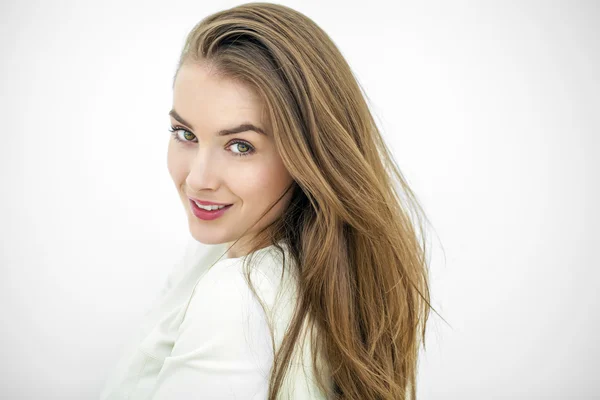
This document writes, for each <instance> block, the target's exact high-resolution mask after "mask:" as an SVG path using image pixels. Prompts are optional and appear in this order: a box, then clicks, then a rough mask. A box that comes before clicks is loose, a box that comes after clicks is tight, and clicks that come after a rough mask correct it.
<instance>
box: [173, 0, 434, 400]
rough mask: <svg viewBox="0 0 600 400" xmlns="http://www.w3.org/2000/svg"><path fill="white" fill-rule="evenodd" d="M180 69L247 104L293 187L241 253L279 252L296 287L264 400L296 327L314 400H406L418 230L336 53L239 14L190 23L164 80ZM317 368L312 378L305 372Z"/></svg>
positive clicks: (307, 30)
mask: <svg viewBox="0 0 600 400" xmlns="http://www.w3.org/2000/svg"><path fill="white" fill-rule="evenodd" d="M186 63H191V64H195V63H198V64H204V65H208V66H210V67H211V70H212V71H213V72H214V73H215V74H217V75H219V76H222V77H223V78H224V79H231V80H235V81H238V82H242V83H244V84H246V85H248V86H249V87H251V88H253V89H254V90H255V91H256V92H257V93H258V94H259V95H260V98H261V99H262V100H263V101H264V105H265V108H264V110H265V113H266V115H265V121H267V126H268V131H269V134H270V135H272V138H273V141H274V144H275V146H276V148H277V151H278V153H279V155H280V156H281V159H282V161H283V163H284V165H285V167H286V168H287V170H288V171H289V173H290V175H291V176H292V177H293V179H294V182H293V184H292V186H291V187H289V188H288V189H287V190H292V191H293V195H292V198H291V201H290V203H289V205H288V206H287V208H286V209H285V210H284V212H283V214H282V215H281V217H280V218H278V219H276V220H275V221H274V222H272V223H271V224H269V225H268V226H266V227H264V228H263V229H262V230H261V231H260V232H259V233H258V234H257V235H256V238H255V239H256V240H255V241H254V242H253V243H255V245H254V249H258V248H260V247H259V246H261V244H262V245H264V243H268V244H277V243H278V242H282V241H283V243H285V244H286V245H287V247H288V249H289V255H290V257H291V258H292V261H293V263H292V264H290V265H292V266H293V268H296V271H295V273H296V274H297V276H298V287H299V297H298V303H297V305H296V309H295V311H296V312H295V314H294V318H293V320H292V322H291V324H290V327H289V329H288V331H287V332H286V335H285V337H284V339H283V342H282V344H281V348H280V349H279V351H278V353H277V354H276V356H275V360H274V365H273V368H272V370H271V377H270V381H269V382H270V384H269V397H268V398H269V400H275V399H277V398H279V397H278V394H279V392H280V389H281V385H282V382H283V380H284V378H285V375H286V372H287V370H288V366H289V363H290V360H291V359H292V353H293V352H294V348H295V347H296V346H297V343H298V341H299V340H300V335H301V329H302V325H303V323H304V322H305V321H308V322H309V323H310V327H311V332H312V329H313V328H314V329H315V331H316V332H318V334H316V335H315V336H314V337H312V339H311V340H313V342H314V343H313V352H312V357H313V365H314V372H315V376H316V377H317V380H318V385H319V387H320V388H321V389H322V390H323V392H324V393H326V394H327V398H328V399H361V400H380V399H390V400H391V399H394V400H398V399H416V379H417V367H418V353H419V347H420V345H421V341H422V344H423V347H425V331H426V322H427V319H428V316H429V312H430V309H432V307H431V305H430V304H429V301H430V293H429V278H428V266H427V261H426V240H425V237H424V230H423V225H422V222H423V221H422V218H423V219H425V220H426V217H425V216H424V212H423V210H422V209H421V207H420V205H419V204H418V202H417V200H416V196H415V195H414V194H413V192H412V191H411V189H410V187H409V186H408V184H407V183H406V181H405V179H404V177H403V175H402V173H401V172H400V169H399V167H398V166H397V165H396V162H395V161H394V158H393V156H392V154H391V152H390V151H389V150H388V148H387V146H386V144H385V143H384V140H383V138H382V136H381V134H380V132H379V130H378V128H377V126H376V123H375V121H374V119H373V117H372V115H371V113H370V111H369V107H368V105H367V103H366V100H365V96H364V95H363V91H362V89H361V87H360V85H359V84H358V82H357V80H356V79H355V77H354V75H353V73H352V71H351V69H350V67H349V65H348V64H347V62H346V61H345V59H344V57H343V56H342V54H341V53H340V51H339V50H338V49H337V47H336V46H335V44H334V43H333V41H332V40H331V39H330V38H329V36H328V35H327V34H326V33H325V32H324V31H323V30H322V29H321V28H319V26H317V25H316V24H315V23H314V22H313V21H312V20H311V19H309V18H308V17H306V16H305V15H303V14H301V13H299V12H297V11H295V10H293V9H291V8H289V7H286V6H283V5H277V4H271V3H247V4H243V5H239V6H236V7H233V8H230V9H227V10H223V11H220V12H217V13H214V14H212V15H210V16H208V17H206V18H204V19H203V20H201V21H200V22H199V23H198V24H197V25H196V26H195V27H194V28H193V29H192V30H191V32H190V33H189V34H188V36H187V38H186V42H185V45H184V48H183V51H182V53H181V56H180V59H179V63H178V66H177V72H178V71H179V69H180V67H181V66H182V65H183V64H186ZM177 72H176V74H175V77H176V76H177ZM286 192H287V191H286ZM283 195H285V193H284V194H282V196H281V197H280V198H279V199H278V200H277V201H279V200H280V199H281V198H282V197H283ZM268 211H269V210H266V211H265V213H264V214H263V216H264V215H266V213H267V212H268ZM413 219H415V221H414V222H413ZM417 228H418V230H417ZM259 243H260V244H259ZM276 247H279V246H277V245H276ZM279 250H281V253H283V250H282V249H281V248H280V247H279ZM284 257H285V256H284ZM284 265H285V263H284ZM247 279H249V274H248V275H247ZM253 290H254V289H253ZM261 304H262V302H261ZM263 306H264V305H263ZM319 354H320V355H321V356H322V357H323V359H324V360H326V363H327V370H328V373H327V374H326V375H325V373H324V372H323V371H319V369H318V368H317V363H316V360H317V357H318V355H319Z"/></svg>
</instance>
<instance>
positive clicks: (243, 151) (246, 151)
mask: <svg viewBox="0 0 600 400" xmlns="http://www.w3.org/2000/svg"><path fill="white" fill-rule="evenodd" d="M169 131H170V132H171V136H173V139H175V140H176V141H178V142H181V143H188V142H189V143H196V142H194V138H195V137H196V136H195V135H194V134H193V133H191V132H190V131H188V130H187V129H185V128H183V127H181V126H171V129H169ZM179 131H183V139H181V138H180V137H179V134H178V132H179ZM233 145H238V151H232V153H233V154H234V155H236V156H248V155H250V154H252V153H254V152H255V149H254V147H252V145H251V144H250V143H248V142H245V141H243V140H239V139H234V140H232V141H231V142H230V143H229V144H228V145H227V147H232V146H233Z"/></svg>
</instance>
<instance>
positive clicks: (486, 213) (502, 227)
mask: <svg viewBox="0 0 600 400" xmlns="http://www.w3.org/2000/svg"><path fill="white" fill-rule="evenodd" d="M236 4H240V2H227V1H210V2H204V1H169V2H167V1H160V2H159V1H154V2H152V1H143V2H142V1H118V2H117V1H102V2H95V1H94V2H92V1H54V2H50V1H38V2H35V1H18V2H17V1H12V2H6V1H5V2H2V5H1V6H0V44H1V54H2V57H1V69H2V77H3V78H2V80H1V86H0V96H1V97H0V117H1V118H0V124H1V125H0V126H1V128H2V138H1V143H0V163H1V181H0V187H1V193H2V196H1V212H0V215H1V217H0V218H1V219H0V227H1V232H2V235H3V236H2V247H1V249H2V251H1V254H0V265H1V267H2V268H1V271H2V275H1V277H0V278H1V279H0V293H1V296H2V301H0V314H1V315H2V318H3V322H2V330H1V333H0V340H1V343H2V357H1V360H2V361H1V363H2V364H1V365H0V369H1V372H2V380H1V383H0V385H1V387H0V397H2V398H10V399H34V398H56V399H84V398H85V399H94V398H96V397H97V396H98V395H99V392H100V389H101V387H102V385H103V383H104V379H105V378H106V375H107V374H108V371H109V370H110V368H112V366H113V364H114V363H115V362H116V360H117V358H118V357H119V356H120V353H119V352H120V348H119V346H121V345H123V344H124V342H125V340H126V339H127V338H128V337H129V336H130V335H131V333H132V332H134V330H135V329H136V328H137V325H138V323H139V322H140V318H141V316H142V314H143V313H144V311H145V309H146V307H148V306H149V304H150V301H151V300H152V299H153V298H154V297H155V295H156V293H157V291H158V290H159V289H160V288H161V287H162V284H163V282H164V280H165V279H166V277H167V274H168V273H169V272H170V270H171V268H172V267H173V265H174V264H175V262H176V261H177V260H178V258H179V257H180V256H181V252H182V251H183V248H184V246H185V243H186V241H187V239H188V238H189V232H188V229H187V221H186V216H185V214H184V210H183V205H182V204H181V203H180V200H179V197H178V195H177V193H176V190H175V186H174V185H173V183H172V181H171V180H170V176H169V175H168V171H167V167H166V150H167V143H168V138H169V132H168V127H169V118H168V115H167V113H168V111H169V110H170V106H171V101H172V91H171V84H172V78H173V74H174V72H175V66H176V62H177V57H178V56H179V52H180V51H181V46H182V45H183V41H184V39H185V36H186V34H187V33H188V32H189V30H190V29H191V28H192V27H193V26H194V24H196V23H197V22H198V21H199V20H200V19H201V18H202V17H204V16H206V15H208V14H210V13H212V12H215V11H219V10H221V9H224V8H228V7H232V6H234V5H236ZM282 4H285V5H288V6H291V7H292V8H295V9H297V10H298V11H301V12H303V13H304V14H306V15H308V16H309V17H310V18H312V19H313V20H314V21H315V22H316V23H317V24H319V25H320V26H321V27H322V28H323V29H324V30H325V31H326V32H327V33H328V34H329V35H330V36H331V37H332V39H333V40H334V42H335V43H336V44H337V45H338V46H339V48H340V50H341V51H342V53H343V55H344V56H345V57H346V58H347V60H348V62H349V63H350V65H351V66H352V68H353V71H354V72H355V74H356V76H357V77H358V79H359V82H360V84H361V85H362V86H363V88H364V89H365V91H366V92H367V94H368V97H369V102H370V104H371V106H372V110H373V113H374V114H375V116H376V119H377V121H378V123H379V124H380V127H381V128H382V131H383V134H384V135H385V139H386V141H387V142H388V143H389V145H390V147H391V148H392V149H393V150H394V154H395V156H396V159H397V161H398V163H399V165H400V167H401V169H402V171H403V173H404V174H405V175H406V177H407V179H408V181H409V183H410V184H411V186H412V188H413V189H414V190H415V192H416V193H417V196H418V197H419V200H420V201H421V203H422V205H423V206H424V208H425V210H426V212H427V216H428V217H429V218H430V220H431V223H432V226H433V228H434V229H435V231H433V232H431V233H430V238H431V239H430V240H431V244H432V246H433V248H432V257H431V258H432V259H431V261H432V265H431V290H432V305H433V306H434V308H435V309H436V310H438V312H440V313H441V315H442V316H443V317H444V318H445V320H446V321H448V323H449V324H450V326H449V325H447V324H445V323H444V322H443V321H442V320H441V319H440V318H439V317H438V316H437V315H436V314H435V313H433V312H432V314H431V318H430V320H429V332H428V336H427V337H428V342H427V350H426V351H425V352H424V353H422V354H423V356H422V359H421V364H420V376H419V387H418V392H419V398H420V399H424V400H433V399H462V400H466V399H478V400H480V399H563V398H569V399H593V398H598V397H596V396H599V395H598V394H597V393H600V383H598V382H599V381H598V377H597V374H598V372H599V370H600V362H599V361H598V360H599V359H600V348H599V340H598V335H599V332H598V327H599V324H600V300H599V298H598V296H599V295H598V292H599V289H600V288H599V284H598V279H599V278H600V273H599V272H598V269H599V267H600V262H599V261H600V257H599V256H598V245H599V244H600V243H599V242H600V240H599V236H600V235H599V234H598V230H597V226H598V224H599V223H600V220H599V212H598V205H599V204H600V198H599V191H598V189H599V188H598V186H599V182H600V174H599V170H600V163H599V162H598V151H599V150H600V146H599V142H600V139H599V134H600V117H599V114H600V94H599V93H600V72H599V71H600V62H599V60H600V40H599V39H598V38H599V37H600V32H599V29H598V27H599V24H600V6H599V5H598V3H597V2H592V1H590V2H583V1H579V2H569V1H563V2H547V1H543V2H542V1H539V2H532V1H520V2H516V1H514V2H511V1H496V2H491V1H485V2H459V1H454V2H437V3H433V2H428V3H419V5H416V3H409V2H389V1H369V2H367V3H366V5H365V4H360V3H358V2H357V3H355V4H348V3H347V2H342V1H336V2H334V1H329V2H322V1H310V2H309V1H301V2H300V1H285V2H282Z"/></svg>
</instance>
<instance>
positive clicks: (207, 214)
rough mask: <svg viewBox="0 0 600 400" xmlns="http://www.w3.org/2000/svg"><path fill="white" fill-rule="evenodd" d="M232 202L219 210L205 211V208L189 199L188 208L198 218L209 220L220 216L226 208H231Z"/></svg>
mask: <svg viewBox="0 0 600 400" xmlns="http://www.w3.org/2000/svg"><path fill="white" fill-rule="evenodd" d="M231 206H232V204H230V205H228V206H226V207H224V208H222V209H220V210H214V211H207V210H203V209H201V208H200V207H198V206H197V205H196V203H194V201H193V200H190V208H191V210H192V213H193V214H194V215H195V216H196V217H197V218H200V219H202V220H205V221H211V220H213V219H217V218H219V217H220V216H222V215H223V214H225V212H226V211H227V210H229V209H230V208H231Z"/></svg>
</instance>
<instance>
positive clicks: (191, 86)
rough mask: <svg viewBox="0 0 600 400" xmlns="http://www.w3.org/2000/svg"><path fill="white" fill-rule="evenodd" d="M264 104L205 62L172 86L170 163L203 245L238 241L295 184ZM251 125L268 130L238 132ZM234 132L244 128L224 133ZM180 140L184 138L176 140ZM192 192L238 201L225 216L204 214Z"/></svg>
mask: <svg viewBox="0 0 600 400" xmlns="http://www.w3.org/2000/svg"><path fill="white" fill-rule="evenodd" d="M262 107H263V105H262V104H261V102H260V99H259V98H258V97H257V96H256V95H255V93H253V91H251V90H250V88H248V87H246V86H245V85H242V84H240V83H237V82H234V81H232V80H225V79H223V78H219V77H217V76H215V75H213V74H211V73H210V71H209V69H208V67H206V66H205V65H204V64H202V65H200V64H184V65H183V66H182V67H181V68H180V69H179V72H178V73H177V77H176V79H175V84H174V89H173V107H172V111H171V112H170V114H169V115H170V119H171V125H172V127H174V128H175V132H174V135H176V136H175V137H171V139H170V140H169V149H168V155H167V164H168V169H169V173H170V175H171V178H172V179H173V182H174V183H175V186H176V187H177V191H178V193H179V196H180V197H181V201H182V202H183V206H184V208H185V210H186V214H187V217H188V222H189V229H190V232H191V235H192V236H193V237H194V238H195V239H196V240H197V241H199V242H201V243H204V244H219V243H228V244H230V243H231V242H233V241H235V240H236V239H238V238H240V237H241V236H242V234H243V232H244V231H245V230H246V229H247V228H248V227H249V226H251V225H252V224H253V223H254V222H256V221H257V220H258V218H259V217H260V215H261V214H262V213H263V212H264V211H266V210H267V208H268V207H269V205H270V204H271V203H272V202H274V201H276V200H277V198H279V196H280V195H281V194H283V192H284V191H285V190H286V189H287V187H288V186H289V185H290V184H291V183H292V182H293V179H292V177H291V176H290V175H289V173H288V172H287V170H286V169H285V167H284V165H283V163H282V161H281V158H280V157H279V154H278V153H277V151H276V149H275V143H274V142H273V138H272V136H271V132H268V131H267V127H266V126H265V121H263V120H261V115H262ZM242 124H251V125H254V126H255V127H257V128H258V129H262V130H264V132H265V133H264V134H263V133H260V132H257V131H254V130H252V128H249V129H245V128H241V129H237V128H238V127H240V126H241V125H242ZM227 130H236V131H239V132H238V133H234V134H227V135H224V134H223V133H221V134H219V132H222V131H227ZM176 138H177V139H180V140H182V142H179V141H177V140H176ZM291 194H292V190H290V191H289V192H288V193H286V196H285V197H284V198H283V199H282V200H281V201H280V202H279V203H278V204H277V205H275V206H274V207H273V208H272V209H271V210H270V211H269V213H268V214H267V215H265V216H264V217H263V218H262V219H261V221H260V222H259V223H257V224H256V225H254V226H253V227H252V228H251V229H250V230H249V231H248V232H247V233H246V235H245V236H244V237H243V238H242V239H240V241H239V242H238V243H236V246H235V247H234V248H232V249H231V250H230V253H229V255H228V256H229V257H239V256H242V255H245V254H246V251H247V248H246V245H247V240H248V239H249V238H251V237H252V235H253V234H254V232H257V231H258V230H260V229H261V228H262V227H264V226H266V225H268V224H269V223H270V222H272V221H274V220H275V219H276V218H277V217H279V216H280V215H281V213H282V212H283V210H284V208H285V206H287V204H288V202H289V200H290V197H291ZM190 197H193V198H195V199H198V200H202V201H206V202H214V203H222V204H231V206H230V207H228V208H227V210H226V211H225V212H224V213H223V214H222V215H221V216H220V217H218V218H216V219H212V220H205V219H202V218H199V217H197V216H196V215H195V214H194V213H193V211H192V209H193V207H194V206H193V205H192V203H191V200H190Z"/></svg>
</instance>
